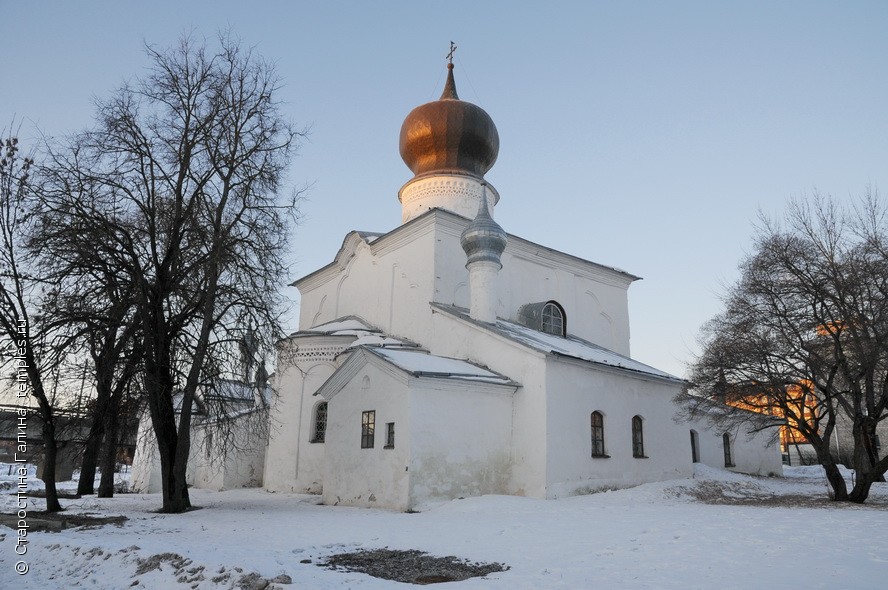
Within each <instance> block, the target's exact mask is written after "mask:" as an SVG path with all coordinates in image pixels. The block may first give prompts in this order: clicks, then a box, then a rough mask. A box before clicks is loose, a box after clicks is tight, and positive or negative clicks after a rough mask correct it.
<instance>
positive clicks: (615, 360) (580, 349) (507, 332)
mask: <svg viewBox="0 0 888 590" xmlns="http://www.w3.org/2000/svg"><path fill="white" fill-rule="evenodd" d="M431 306H432V307H433V308H435V309H438V310H440V311H443V312H445V313H448V314H450V315H453V316H456V317H458V318H460V319H463V320H466V321H468V322H470V323H472V324H474V325H476V326H478V327H480V328H482V329H485V330H488V331H490V332H494V333H496V334H499V335H500V336H502V337H504V338H507V339H508V340H511V341H512V342H516V343H518V344H521V345H523V346H526V347H527V348H530V349H532V350H536V351H538V352H543V353H545V354H550V355H554V356H561V357H566V358H573V359H577V360H581V361H586V362H589V363H592V364H595V365H602V366H606V367H611V368H614V369H620V370H623V371H629V372H632V373H637V374H640V375H644V376H647V377H654V378H657V379H663V380H667V381H673V382H675V383H684V380H683V379H681V378H679V377H676V376H674V375H670V374H669V373H666V372H664V371H660V370H659V369H655V368H654V367H651V366H649V365H646V364H644V363H641V362H639V361H636V360H634V359H631V358H629V357H628V356H624V355H622V354H619V353H617V352H614V351H612V350H609V349H607V348H604V347H603V346H599V345H598V344H594V343H592V342H589V341H588V340H583V339H582V338H577V337H576V336H572V335H570V334H568V335H567V336H566V337H562V336H555V335H553V334H547V333H545V332H539V331H537V330H534V329H532V328H528V327H526V326H522V325H520V324H516V323H514V322H510V321H507V320H503V319H497V320H496V324H485V323H483V322H477V321H475V320H473V319H472V318H471V317H469V314H468V310H465V309H463V308H460V307H456V306H454V305H443V304H440V303H432V304H431Z"/></svg>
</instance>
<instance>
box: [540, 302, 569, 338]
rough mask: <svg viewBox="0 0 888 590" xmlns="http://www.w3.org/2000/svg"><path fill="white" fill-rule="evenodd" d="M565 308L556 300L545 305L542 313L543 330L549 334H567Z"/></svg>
mask: <svg viewBox="0 0 888 590" xmlns="http://www.w3.org/2000/svg"><path fill="white" fill-rule="evenodd" d="M564 326H565V321H564V310H563V309H561V306H560V305H558V304H557V303H555V302H554V301H550V302H548V303H547V304H546V305H545V306H543V314H542V326H541V327H542V330H543V332H545V333H547V334H554V335H555V336H564V335H565V332H566V331H565V329H564Z"/></svg>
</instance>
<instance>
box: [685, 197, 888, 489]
mask: <svg viewBox="0 0 888 590" xmlns="http://www.w3.org/2000/svg"><path fill="white" fill-rule="evenodd" d="M740 269H741V272H742V275H741V279H740V280H739V282H738V283H737V284H736V285H734V286H733V287H732V288H731V289H730V291H729V293H728V295H727V297H726V301H725V307H726V309H725V311H724V312H722V313H721V314H719V315H717V316H716V317H715V318H713V319H712V320H710V321H709V322H708V324H706V326H705V327H704V329H703V338H702V341H703V349H702V353H701V354H700V356H699V357H698V358H697V359H696V361H695V363H694V364H693V367H692V373H691V382H692V383H694V386H695V390H694V391H692V392H690V394H686V395H684V396H683V401H684V402H685V403H689V404H690V407H692V408H693V407H694V402H695V400H699V399H704V398H705V399H715V400H718V401H723V402H726V403H727V404H729V405H731V406H734V407H736V408H738V410H737V411H734V412H724V413H722V414H720V415H719V416H717V417H716V419H717V420H720V421H721V422H722V426H724V425H725V424H727V423H729V422H731V421H738V420H744V421H748V420H749V414H748V412H745V411H742V410H740V409H739V408H744V409H752V410H756V411H760V412H765V413H771V414H774V415H777V416H781V417H782V418H784V420H781V421H780V424H781V425H783V426H784V427H786V428H789V429H792V430H794V431H796V432H797V433H798V434H799V435H801V437H802V438H803V439H804V440H806V441H807V442H808V443H809V444H810V445H811V446H812V448H813V450H814V451H815V452H816V454H817V458H818V460H819V462H820V463H821V464H822V465H823V466H824V468H825V470H826V477H827V479H828V481H829V483H830V486H831V488H832V496H833V498H834V499H835V500H839V501H851V502H858V503H860V502H864V501H865V500H866V498H867V496H868V494H869V490H870V487H871V485H872V483H873V482H875V481H879V480H881V479H882V478H883V476H884V473H885V471H886V470H888V456H886V454H885V451H884V450H881V449H880V448H879V445H878V436H877V428H878V427H879V425H880V424H881V423H883V422H884V421H885V420H886V419H888V210H886V207H885V204H884V203H882V202H881V201H880V199H879V197H878V194H877V193H876V192H875V191H871V192H870V193H868V194H867V196H866V198H864V199H861V200H859V201H858V202H857V203H856V204H855V205H854V206H853V207H851V208H849V209H842V208H840V207H839V206H838V205H836V204H835V203H834V202H833V201H831V200H829V199H824V198H820V197H816V198H815V199H814V200H813V202H812V203H807V202H795V203H793V204H792V205H791V206H790V208H789V211H788V213H787V214H786V216H785V219H784V220H783V221H782V222H778V221H771V220H767V219H763V220H762V223H761V224H760V227H759V228H758V234H757V236H756V241H755V247H754V252H753V253H752V254H751V255H750V256H749V257H747V259H746V260H744V261H743V263H742V264H741V266H740ZM771 424H772V425H775V424H777V422H772V423H771ZM840 424H845V425H850V427H851V429H852V432H853V447H854V450H853V454H852V456H853V468H854V470H855V472H856V478H855V483H854V486H853V489H852V490H851V491H850V492H849V491H848V489H847V486H846V483H845V480H844V478H843V477H842V475H841V473H840V471H839V468H838V457H837V456H836V453H834V452H833V451H832V450H831V441H832V440H833V438H834V437H835V435H836V427H837V425H840Z"/></svg>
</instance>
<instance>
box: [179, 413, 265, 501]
mask: <svg viewBox="0 0 888 590" xmlns="http://www.w3.org/2000/svg"><path fill="white" fill-rule="evenodd" d="M267 423H268V414H267V412H265V411H256V412H253V413H249V414H244V415H241V416H238V417H237V418H235V419H233V420H232V421H231V422H229V423H228V424H225V425H222V426H220V425H219V424H214V423H207V424H201V423H198V424H196V425H194V426H193V427H192V430H191V453H190V455H189V458H188V478H187V479H188V483H189V484H191V485H193V486H194V487H196V488H202V489H209V490H217V491H219V490H231V489H236V488H254V487H260V486H262V483H263V472H264V469H265V448H266V436H265V434H266V428H267Z"/></svg>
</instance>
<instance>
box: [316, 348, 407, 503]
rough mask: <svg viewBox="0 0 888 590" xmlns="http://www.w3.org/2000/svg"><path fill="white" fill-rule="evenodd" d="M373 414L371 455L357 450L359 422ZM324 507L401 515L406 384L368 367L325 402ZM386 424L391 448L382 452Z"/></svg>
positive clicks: (404, 487) (404, 482) (404, 491)
mask: <svg viewBox="0 0 888 590" xmlns="http://www.w3.org/2000/svg"><path fill="white" fill-rule="evenodd" d="M366 410H374V411H375V412H376V434H375V441H374V446H373V448H372V449H362V448H361V418H362V414H363V412H364V411H366ZM327 411H328V414H327V441H326V443H325V446H326V452H327V456H328V457H329V458H330V460H328V461H327V462H326V464H325V470H324V504H328V505H345V506H365V507H373V508H389V509H394V510H406V509H407V508H408V507H409V500H408V487H409V484H408V478H409V475H410V474H409V472H408V469H407V467H408V465H409V459H408V457H409V455H408V449H409V448H410V436H411V432H410V423H409V411H410V407H409V400H408V396H407V384H406V378H399V377H398V376H396V375H395V374H394V373H393V372H391V371H385V370H381V369H379V368H378V367H375V366H373V365H370V364H367V365H364V367H363V368H362V369H361V370H360V371H359V372H358V374H357V375H356V376H355V377H353V378H352V379H351V381H350V382H349V383H348V384H347V385H346V386H345V387H344V388H343V389H342V390H340V391H339V392H338V393H337V394H336V395H335V396H333V398H332V399H331V400H330V401H329V405H328V406H327ZM387 422H394V423H395V447H394V448H393V449H386V448H384V445H385V435H386V432H385V428H386V423H387Z"/></svg>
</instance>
